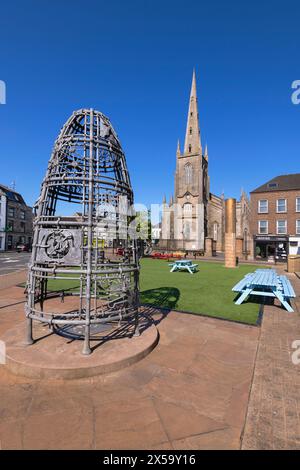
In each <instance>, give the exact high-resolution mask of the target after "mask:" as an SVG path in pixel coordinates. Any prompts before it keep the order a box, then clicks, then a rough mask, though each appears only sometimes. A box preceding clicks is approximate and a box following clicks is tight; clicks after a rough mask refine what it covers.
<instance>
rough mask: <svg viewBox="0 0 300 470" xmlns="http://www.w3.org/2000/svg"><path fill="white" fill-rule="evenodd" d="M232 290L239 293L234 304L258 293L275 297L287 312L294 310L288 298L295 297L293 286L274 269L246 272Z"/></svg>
mask: <svg viewBox="0 0 300 470" xmlns="http://www.w3.org/2000/svg"><path fill="white" fill-rule="evenodd" d="M232 290H233V292H239V293H240V294H241V296H240V297H239V298H238V300H237V301H236V302H235V303H236V305H240V304H242V303H243V302H244V301H245V300H246V299H247V297H248V296H249V295H258V296H263V297H275V298H277V299H278V300H279V301H280V302H281V304H282V305H283V306H284V307H285V309H286V310H287V311H288V312H293V311H294V310H293V309H292V307H291V305H290V299H291V298H295V297H296V294H295V291H294V289H293V286H292V284H291V283H290V281H289V280H288V278H287V277H286V276H279V275H278V274H277V272H276V271H275V269H257V270H256V271H255V272H254V273H249V274H246V276H245V277H244V278H243V279H242V280H241V281H240V282H238V283H237V284H236V285H235V286H234V287H233V288H232Z"/></svg>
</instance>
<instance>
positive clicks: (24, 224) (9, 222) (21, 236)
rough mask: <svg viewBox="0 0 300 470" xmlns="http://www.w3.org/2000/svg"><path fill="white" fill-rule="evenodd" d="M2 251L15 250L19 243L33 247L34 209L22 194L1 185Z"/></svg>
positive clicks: (0, 232)
mask: <svg viewBox="0 0 300 470" xmlns="http://www.w3.org/2000/svg"><path fill="white" fill-rule="evenodd" d="M0 197H1V214H4V215H3V216H2V217H1V221H0V226H1V229H0V238H1V248H0V249H1V250H2V251H3V250H14V249H16V246H17V245H18V244H19V243H24V244H27V245H29V246H31V243H32V233H33V214H32V208H31V207H29V206H27V205H26V203H25V201H24V199H23V197H22V196H21V194H19V193H17V192H16V191H14V190H13V189H11V188H8V187H7V186H4V185H0ZM2 219H3V220H2Z"/></svg>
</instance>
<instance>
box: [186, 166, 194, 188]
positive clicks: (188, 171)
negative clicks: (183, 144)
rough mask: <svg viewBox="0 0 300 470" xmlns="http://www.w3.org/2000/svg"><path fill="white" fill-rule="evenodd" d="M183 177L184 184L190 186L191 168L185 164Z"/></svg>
mask: <svg viewBox="0 0 300 470" xmlns="http://www.w3.org/2000/svg"><path fill="white" fill-rule="evenodd" d="M184 176H185V184H191V183H192V177H193V168H192V165H191V164H190V163H187V164H186V165H185V167H184Z"/></svg>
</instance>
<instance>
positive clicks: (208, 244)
mask: <svg viewBox="0 0 300 470" xmlns="http://www.w3.org/2000/svg"><path fill="white" fill-rule="evenodd" d="M212 255H213V240H212V238H205V256H212Z"/></svg>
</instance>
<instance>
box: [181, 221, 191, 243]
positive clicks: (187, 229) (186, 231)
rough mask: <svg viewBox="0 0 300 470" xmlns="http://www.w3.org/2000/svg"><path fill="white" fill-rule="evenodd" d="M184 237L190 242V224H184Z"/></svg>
mask: <svg viewBox="0 0 300 470" xmlns="http://www.w3.org/2000/svg"><path fill="white" fill-rule="evenodd" d="M183 236H184V238H185V240H189V239H190V238H191V226H190V223H189V222H184V226H183Z"/></svg>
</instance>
